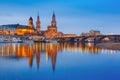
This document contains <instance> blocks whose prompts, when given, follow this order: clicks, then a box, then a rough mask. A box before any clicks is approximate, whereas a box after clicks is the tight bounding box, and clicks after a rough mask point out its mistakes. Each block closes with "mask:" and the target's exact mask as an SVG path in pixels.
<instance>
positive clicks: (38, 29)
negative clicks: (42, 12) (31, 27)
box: [36, 14, 41, 32]
mask: <svg viewBox="0 0 120 80" xmlns="http://www.w3.org/2000/svg"><path fill="white" fill-rule="evenodd" d="M36 30H37V32H40V30H41V23H40V18H39V14H38V16H37V21H36Z"/></svg>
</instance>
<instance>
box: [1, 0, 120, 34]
mask: <svg viewBox="0 0 120 80" xmlns="http://www.w3.org/2000/svg"><path fill="white" fill-rule="evenodd" d="M119 4H120V1H119V0H0V10H1V11H0V25H2V24H16V23H20V24H24V25H27V24H28V19H29V17H30V16H32V17H33V19H34V25H35V22H36V16H37V13H38V11H39V15H40V19H41V27H42V29H43V30H45V29H46V28H47V26H48V25H50V23H51V16H52V13H53V10H54V11H55V13H56V20H57V26H58V29H59V31H62V32H64V33H76V34H78V35H79V34H80V33H82V32H88V31H89V30H91V29H94V30H100V31H101V32H102V33H104V34H112V33H114V34H120V31H119V29H120V9H119V8H120V5H119Z"/></svg>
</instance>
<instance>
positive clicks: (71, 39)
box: [56, 35, 120, 42]
mask: <svg viewBox="0 0 120 80" xmlns="http://www.w3.org/2000/svg"><path fill="white" fill-rule="evenodd" d="M88 39H90V40H93V41H94V42H102V41H115V42H119V41H120V35H99V36H76V37H57V38H56V40H57V41H59V42H67V41H68V42H85V41H86V40H88Z"/></svg>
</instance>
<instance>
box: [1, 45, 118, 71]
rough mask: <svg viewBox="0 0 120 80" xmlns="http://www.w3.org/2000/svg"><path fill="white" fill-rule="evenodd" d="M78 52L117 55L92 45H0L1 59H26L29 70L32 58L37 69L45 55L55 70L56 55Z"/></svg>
mask: <svg viewBox="0 0 120 80" xmlns="http://www.w3.org/2000/svg"><path fill="white" fill-rule="evenodd" d="M63 51H64V52H67V51H68V52H69V51H70V52H71V51H72V52H79V53H82V54H83V53H90V54H100V53H110V54H112V53H117V51H116V50H109V49H100V48H97V47H95V45H94V44H90V43H88V44H81V43H57V44H53V43H34V44H26V43H19V44H16V43H8V44H3V43H1V44H0V56H1V57H3V58H6V57H7V58H16V59H20V58H28V64H29V66H30V68H32V66H33V58H34V57H36V63H37V68H38V69H39V66H40V59H41V55H42V54H45V55H46V61H47V60H48V59H51V62H52V69H53V71H54V70H55V65H56V60H57V54H59V53H62V52H63Z"/></svg>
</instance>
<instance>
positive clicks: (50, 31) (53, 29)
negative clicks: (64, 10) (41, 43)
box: [44, 13, 63, 39]
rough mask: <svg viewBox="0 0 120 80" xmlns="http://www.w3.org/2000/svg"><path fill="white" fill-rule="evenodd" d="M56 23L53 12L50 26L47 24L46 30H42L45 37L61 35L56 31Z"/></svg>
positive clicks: (51, 37)
mask: <svg viewBox="0 0 120 80" xmlns="http://www.w3.org/2000/svg"><path fill="white" fill-rule="evenodd" d="M56 25H57V22H56V16H55V13H53V16H52V21H51V26H48V27H47V30H46V31H45V32H44V36H45V37H46V38H47V39H53V38H55V37H57V36H62V35H63V33H62V32H58V31H57V26H56Z"/></svg>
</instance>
